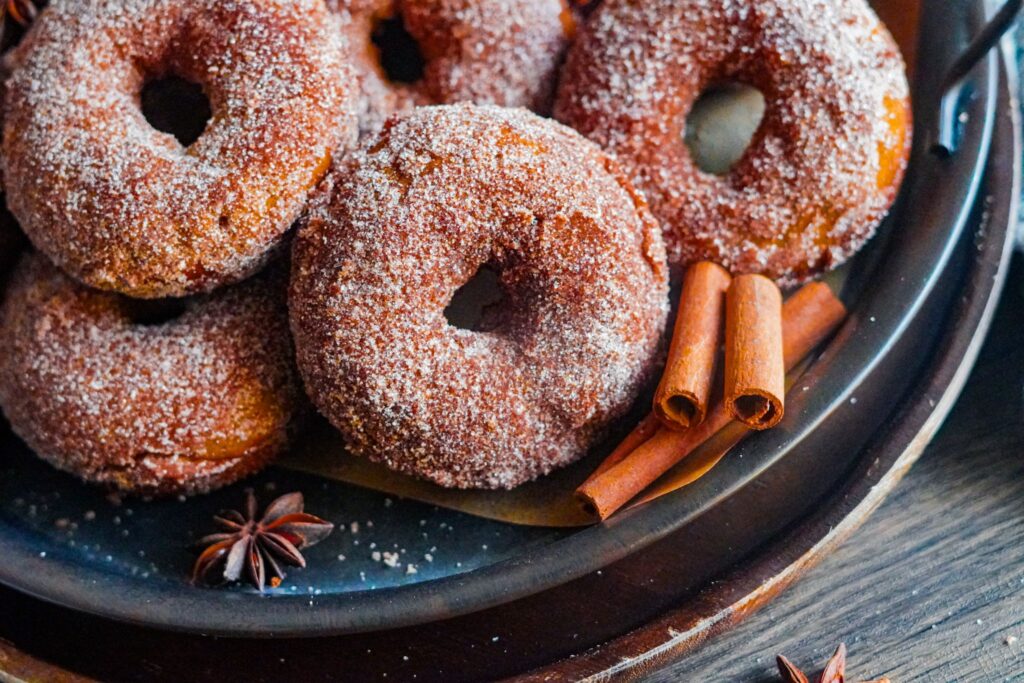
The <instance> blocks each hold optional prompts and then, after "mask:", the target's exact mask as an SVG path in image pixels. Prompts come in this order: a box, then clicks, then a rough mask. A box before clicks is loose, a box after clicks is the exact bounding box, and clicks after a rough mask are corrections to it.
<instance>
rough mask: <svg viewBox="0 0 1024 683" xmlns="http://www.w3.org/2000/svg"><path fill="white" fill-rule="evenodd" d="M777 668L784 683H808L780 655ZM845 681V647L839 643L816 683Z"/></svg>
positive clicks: (885, 682)
mask: <svg viewBox="0 0 1024 683" xmlns="http://www.w3.org/2000/svg"><path fill="white" fill-rule="evenodd" d="M775 663H776V665H777V666H778V667H779V675H780V676H782V680H783V681H785V683H810V682H809V681H808V679H807V676H806V675H805V674H804V672H803V671H801V670H800V669H798V668H796V665H794V664H793V662H791V661H789V660H788V659H786V658H785V657H783V656H782V655H778V656H777V657H776V658H775ZM845 681H846V645H845V643H839V647H837V648H836V651H835V653H833V655H832V657H831V658H830V659H829V660H828V663H827V664H826V665H825V670H824V671H822V672H821V676H819V677H818V683H845ZM863 683H890V682H889V679H888V678H879V679H878V680H877V681H864V682H863Z"/></svg>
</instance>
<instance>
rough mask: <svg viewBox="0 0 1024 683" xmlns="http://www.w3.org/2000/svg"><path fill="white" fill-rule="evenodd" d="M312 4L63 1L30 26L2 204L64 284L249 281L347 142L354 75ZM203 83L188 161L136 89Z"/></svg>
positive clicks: (196, 285)
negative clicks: (200, 115) (202, 109)
mask: <svg viewBox="0 0 1024 683" xmlns="http://www.w3.org/2000/svg"><path fill="white" fill-rule="evenodd" d="M339 32H340V26H339V22H338V21H337V20H336V19H335V18H334V17H333V16H332V15H330V14H329V13H328V12H327V10H326V8H325V7H324V5H323V1H322V0H289V1H288V2H280V1H279V0H246V1H245V2H242V1H239V0H189V1H188V2H181V0H67V1H66V2H60V3H54V4H53V5H52V6H50V7H48V8H47V9H46V10H44V11H43V12H42V14H41V15H40V16H39V17H38V18H37V19H36V21H35V23H34V24H33V26H32V28H31V29H30V31H29V34H28V35H27V36H26V38H25V40H24V41H23V42H22V43H21V44H20V45H19V46H18V48H16V50H15V53H14V59H15V62H16V63H17V66H16V68H15V69H14V73H13V75H12V76H11V78H10V80H9V81H8V92H7V96H6V120H5V122H4V129H3V156H4V165H5V169H4V170H5V181H6V184H7V192H8V204H9V205H10V207H11V210H12V211H13V212H14V214H15V216H16V217H17V218H18V220H19V222H20V223H21V225H22V227H23V228H24V230H25V232H26V233H27V234H28V236H29V238H30V239H31V240H32V242H33V243H34V244H35V245H36V246H37V247H38V248H39V249H40V250H41V251H43V252H44V253H46V254H47V255H48V256H49V257H50V258H51V259H52V260H53V261H54V262H56V263H57V265H59V266H60V267H61V268H63V269H64V270H65V271H66V272H68V273H69V274H71V275H72V276H73V277H75V278H76V279H78V280H80V281H81V282H83V283H85V284H88V285H91V286H93V287H96V288H100V289H107V290H113V291H117V292H120V293H123V294H127V295H130V296H134V297H140V298H159V297H169V296H182V295H186V294H192V293H200V292H205V291H209V290H212V289H213V288H215V287H217V286H220V285H224V284H228V283H231V282H235V281H239V280H241V279H244V278H245V277H248V276H249V275H251V274H252V273H254V272H256V271H257V270H259V269H260V268H261V267H262V265H263V264H264V263H265V262H266V261H267V259H268V258H269V256H270V254H271V252H272V251H273V250H274V247H275V246H277V245H278V244H279V243H280V242H281V240H282V237H283V236H284V235H285V233H286V231H287V230H288V229H289V228H290V226H291V225H292V223H293V222H294V221H295V219H296V218H297V217H298V215H299V213H300V212H301V210H302V208H303V207H304V205H305V202H306V199H307V195H308V193H309V191H310V190H311V189H312V188H313V187H314V186H315V185H316V184H317V183H318V182H319V180H320V179H321V178H322V177H323V175H324V174H325V172H326V170H327V168H328V166H329V164H330V161H331V155H332V151H333V150H334V149H335V148H336V147H337V146H338V145H339V144H342V143H345V144H348V143H349V142H351V141H350V140H349V138H351V137H353V136H354V134H355V96H356V92H355V88H354V87H353V86H352V85H351V82H352V81H353V80H354V74H353V72H352V71H351V67H349V66H348V65H347V62H346V60H345V52H344V47H343V42H344V41H343V39H342V38H341V36H340V33H339ZM169 75H174V76H178V77H181V78H183V79H185V80H187V81H191V82H194V83H197V84H199V85H201V86H202V88H203V89H204V91H205V94H206V96H207V98H208V99H209V101H210V107H211V110H212V118H211V119H210V121H209V123H208V125H207V127H206V129H205V130H204V131H203V133H202V134H201V135H200V137H199V139H198V140H196V141H195V142H194V143H193V144H191V145H189V146H188V147H183V146H182V145H181V143H179V142H178V140H177V139H176V138H174V137H173V136H172V135H169V134H167V133H162V132H160V131H158V130H156V129H155V128H153V127H152V126H151V125H150V124H149V123H148V122H147V121H146V119H145V117H144V116H143V114H142V111H141V108H140V93H141V91H142V89H143V88H144V86H145V85H146V84H147V83H150V82H153V81H155V80H159V79H160V78H163V77H165V76H169Z"/></svg>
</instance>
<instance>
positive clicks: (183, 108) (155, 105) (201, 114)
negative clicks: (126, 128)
mask: <svg viewBox="0 0 1024 683" xmlns="http://www.w3.org/2000/svg"><path fill="white" fill-rule="evenodd" d="M139 99H140V101H141V105H142V115H143V116H144V117H145V118H146V121H148V122H149V125H151V126H153V128H156V129H157V130H158V131H160V132H162V133H169V134H171V135H173V136H174V137H175V138H176V139H177V140H178V142H180V143H181V145H182V146H183V147H188V146H189V145H191V144H192V143H193V142H195V141H196V140H198V139H199V136H200V135H202V134H203V131H204V130H206V124H207V123H209V122H210V118H211V117H212V116H213V110H212V109H211V107H210V100H209V98H207V96H206V93H204V92H203V88H202V86H201V85H199V84H198V83H193V82H191V81H188V80H185V79H184V78H181V77H179V76H175V75H168V76H162V77H160V78H155V79H153V80H150V81H148V82H147V83H146V84H145V85H144V86H143V87H142V92H141V93H140V96H139Z"/></svg>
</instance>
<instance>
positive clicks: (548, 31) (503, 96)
mask: <svg viewBox="0 0 1024 683" xmlns="http://www.w3.org/2000/svg"><path fill="white" fill-rule="evenodd" d="M328 5H329V6H331V7H332V8H333V9H334V10H335V11H336V12H337V13H338V14H339V15H340V16H341V17H342V19H343V22H344V23H345V25H346V27H347V29H346V33H347V35H348V37H349V39H350V45H351V49H352V53H353V61H354V62H355V64H356V66H357V71H358V72H359V74H360V87H361V91H362V97H361V104H360V128H361V130H362V131H363V132H364V133H365V132H371V131H376V130H379V129H380V125H381V124H382V123H383V121H384V119H385V118H387V117H388V116H389V115H390V114H392V113H395V112H400V111H406V110H408V109H409V108H411V107H412V106H413V105H415V104H448V103H455V102H475V103H477V104H496V105H501V106H505V107H527V108H530V109H533V110H535V111H539V112H547V111H550V108H551V99H552V97H553V94H554V93H553V91H554V85H555V78H556V73H557V69H558V67H559V66H560V65H561V63H562V58H563V56H564V52H565V49H566V48H567V47H568V44H569V40H570V39H571V38H572V36H573V34H574V32H575V18H574V17H573V13H572V12H571V10H570V9H569V7H568V5H567V4H566V2H565V0H328ZM391 19H397V20H400V21H401V24H402V25H403V26H404V28H405V30H406V31H407V32H408V34H409V35H410V36H411V38H412V39H414V40H415V42H416V45H417V46H418V48H419V52H420V55H421V56H422V58H423V60H424V64H423V74H422V77H420V78H419V79H418V80H416V81H414V82H412V83H408V84H402V83H395V82H392V81H391V80H390V79H389V78H388V76H387V75H386V73H385V71H384V69H383V68H382V66H381V56H380V52H381V51H380V48H379V47H378V45H377V44H376V43H375V42H374V40H373V34H374V31H375V28H376V27H378V26H379V25H380V24H381V22H382V21H388V20H391Z"/></svg>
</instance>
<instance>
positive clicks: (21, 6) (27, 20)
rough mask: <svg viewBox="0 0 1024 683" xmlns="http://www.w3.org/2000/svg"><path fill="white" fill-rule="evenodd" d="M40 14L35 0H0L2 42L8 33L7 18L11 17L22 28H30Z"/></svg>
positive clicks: (0, 38) (0, 39)
mask: <svg viewBox="0 0 1024 683" xmlns="http://www.w3.org/2000/svg"><path fill="white" fill-rule="evenodd" d="M37 14H39V8H38V7H37V6H36V3H35V2H34V0H0V44H2V43H3V42H4V41H3V39H4V36H5V34H6V33H7V19H8V18H10V19H11V20H12V21H14V23H16V24H18V26H20V27H21V28H22V29H26V28H28V25H29V24H31V23H32V20H33V19H35V18H36V15H37Z"/></svg>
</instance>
